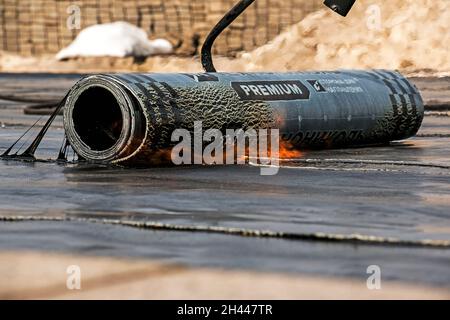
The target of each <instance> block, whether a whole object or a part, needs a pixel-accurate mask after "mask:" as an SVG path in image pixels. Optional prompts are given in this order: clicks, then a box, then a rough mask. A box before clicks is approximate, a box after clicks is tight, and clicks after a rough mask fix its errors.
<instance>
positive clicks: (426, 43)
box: [224, 0, 450, 71]
mask: <svg viewBox="0 0 450 320" xmlns="http://www.w3.org/2000/svg"><path fill="white" fill-rule="evenodd" d="M224 66H225V64H224ZM231 67H232V68H233V69H237V70H245V71H257V70H280V71H285V70H308V69H336V68H388V69H399V70H406V71H412V70H427V69H432V70H436V71H450V1H448V0H396V1H385V0H384V1H377V0H358V1H356V4H355V6H354V8H353V10H352V11H351V12H350V13H349V15H348V16H347V17H346V18H343V17H340V16H339V15H337V14H335V13H333V12H332V11H331V10H328V9H326V8H324V9H323V10H320V11H318V12H315V13H312V14H310V15H309V16H307V17H306V18H305V19H304V20H303V21H302V22H300V23H298V24H296V25H294V26H292V27H291V28H290V29H289V30H287V31H286V32H284V33H282V34H281V35H279V36H278V37H277V38H275V39H274V40H273V41H272V42H271V43H269V44H267V45H264V46H262V47H260V48H258V49H256V50H254V51H253V52H250V53H244V54H243V55H242V56H241V58H240V59H239V60H237V61H234V63H233V65H232V66H231Z"/></svg>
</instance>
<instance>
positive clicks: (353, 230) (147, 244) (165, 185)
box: [0, 75, 450, 288]
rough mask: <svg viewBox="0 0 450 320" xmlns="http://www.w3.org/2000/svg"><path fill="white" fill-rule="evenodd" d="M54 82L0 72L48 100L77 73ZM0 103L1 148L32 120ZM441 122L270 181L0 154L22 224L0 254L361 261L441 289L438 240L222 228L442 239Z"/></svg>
mask: <svg viewBox="0 0 450 320" xmlns="http://www.w3.org/2000/svg"><path fill="white" fill-rule="evenodd" d="M21 77H22V78H21ZM33 77H34V78H33ZM59 77H60V78H58V79H56V80H55V78H53V77H51V76H49V75H41V76H39V77H38V76H32V77H28V78H27V77H26V76H20V77H16V78H14V76H0V84H1V85H2V87H1V88H2V90H1V92H3V91H4V90H9V92H11V91H14V90H15V89H17V88H19V87H20V88H30V87H32V85H35V88H34V89H33V90H34V91H33V90H31V89H30V91H32V93H34V94H36V92H38V93H41V94H42V95H44V96H45V95H54V96H57V95H58V94H61V93H64V90H65V89H66V88H67V87H70V85H71V84H72V83H73V81H75V80H76V77H66V78H65V77H63V76H59ZM31 78H32V79H31ZM30 79H31V80H30ZM416 81H417V83H418V84H420V86H419V87H422V88H421V89H422V90H424V91H426V95H425V98H426V100H427V99H428V101H431V100H432V98H433V97H437V96H438V98H439V99H441V100H442V99H444V101H445V99H446V97H447V96H446V95H447V93H446V92H442V90H443V89H439V90H437V89H435V88H436V86H437V85H436V83H437V84H438V86H439V88H442V87H445V84H446V85H447V87H448V85H450V82H449V80H447V79H441V80H439V81H436V79H428V80H426V79H425V80H423V79H418V80H416ZM36 83H37V84H36ZM14 85H15V86H14ZM8 86H9V87H8ZM0 106H1V107H0V125H1V128H0V151H1V150H4V149H6V148H7V147H8V146H9V145H10V144H11V143H12V142H13V141H14V140H15V139H16V138H17V137H18V136H19V135H20V134H21V133H23V131H24V130H25V129H26V128H27V125H29V124H30V123H33V122H34V121H35V120H36V119H37V117H36V116H25V115H23V114H22V112H21V108H22V107H23V104H16V103H11V102H6V101H5V102H1V101H0ZM449 124H450V118H449V117H448V115H446V111H442V114H441V113H440V114H431V115H430V114H428V115H427V116H426V117H425V120H424V125H423V127H422V129H421V131H420V132H419V135H418V137H415V138H413V139H410V140H407V141H403V142H396V143H393V144H392V145H390V146H382V147H376V148H352V149H338V150H323V151H304V152H302V154H301V156H300V157H298V159H297V160H292V161H286V162H283V163H282V167H281V168H280V171H279V174H278V175H276V176H260V174H259V173H260V169H259V168H258V167H254V166H250V165H246V166H191V167H168V168H167V167H166V168H150V169H123V168H108V167H99V166H93V165H87V164H71V165H62V164H56V163H53V162H49V163H45V162H35V163H27V162H17V161H0V216H2V217H3V218H7V217H9V218H17V217H21V219H22V220H21V221H16V222H5V221H0V249H8V250H11V249H36V250H49V251H59V252H77V253H81V254H92V255H107V256H132V257H145V258H159V259H164V260H166V261H171V262H179V263H184V264H188V265H196V266H198V265H200V266H214V267H226V268H247V269H251V270H274V271H282V272H294V273H295V272H300V273H308V274H318V275H334V276H349V277H357V278H361V279H366V278H367V274H366V269H367V267H368V266H369V265H379V266H380V267H381V270H382V274H383V277H384V278H385V279H393V280H402V281H408V282H421V283H428V284H432V285H436V286H444V287H449V288H450V248H449V247H445V246H444V247H440V248H434V247H432V246H431V247H430V246H429V247H420V246H413V247H402V246H396V245H373V244H358V243H346V242H344V243H339V242H324V241H314V240H310V241H303V240H292V239H291V240H289V239H283V238H279V239H275V238H263V237H243V236H238V235H229V234H228V233H227V230H228V229H230V228H241V229H246V230H253V231H258V230H267V231H273V232H287V233H291V234H312V233H324V234H329V235H338V236H342V235H343V236H349V235H352V234H359V235H363V236H378V237H380V238H383V239H384V238H386V239H388V238H395V239H399V240H411V241H418V242H420V241H423V240H428V239H430V240H446V241H449V240H450V145H449V142H450V129H449ZM62 134H63V130H62V126H61V119H58V120H57V121H56V122H55V125H54V126H53V127H52V129H51V130H50V131H49V134H48V136H47V137H46V139H45V140H44V143H43V145H42V146H41V148H40V149H39V154H38V157H39V158H40V159H47V158H55V157H56V155H57V152H58V150H59V147H60V145H61V139H62ZM23 217H25V218H23ZM29 217H34V218H36V219H38V218H39V220H37V221H29V219H28V218H29ZM44 218H45V219H55V221H52V220H46V221H42V220H43V219H44ZM89 219H95V220H89ZM100 219H107V220H106V221H109V222H107V223H101V222H100V221H101V220H100ZM120 221H143V222H150V223H156V222H160V223H164V224H166V226H167V228H164V229H159V230H156V229H137V228H133V227H130V226H123V225H120V224H119V223H120ZM117 222H119V223H117ZM180 226H181V227H186V226H188V227H189V226H195V227H199V228H200V229H201V230H208V228H210V227H223V229H220V230H223V232H219V233H208V232H204V231H200V232H194V231H173V230H172V229H176V228H178V227H180Z"/></svg>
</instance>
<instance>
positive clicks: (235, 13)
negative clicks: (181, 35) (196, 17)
mask: <svg viewBox="0 0 450 320" xmlns="http://www.w3.org/2000/svg"><path fill="white" fill-rule="evenodd" d="M253 2H255V0H240V1H239V2H238V3H237V4H236V5H235V6H234V7H233V8H232V9H231V10H230V11H228V12H227V14H225V16H224V17H223V18H222V19H221V20H220V21H219V23H217V24H216V26H215V27H214V28H213V29H212V30H211V32H210V33H209V35H208V37H207V38H206V40H205V42H204V43H203V47H202V53H201V58H202V65H203V69H204V70H205V71H206V72H216V68H215V67H214V63H213V60H212V55H211V49H212V46H213V44H214V41H215V40H216V39H217V37H218V36H219V35H220V34H221V33H222V31H223V30H225V29H226V28H227V27H228V26H229V25H230V24H231V23H233V21H234V20H236V18H237V17H239V16H240V15H241V14H242V12H244V11H245V9H247V8H248V7H249V6H250V5H251V4H252V3H253Z"/></svg>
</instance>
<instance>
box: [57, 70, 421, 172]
mask: <svg viewBox="0 0 450 320" xmlns="http://www.w3.org/2000/svg"><path fill="white" fill-rule="evenodd" d="M423 115H424V107H423V101H422V98H421V96H420V94H419V92H418V90H417V89H416V88H415V86H414V85H413V84H411V83H410V82H409V81H408V80H407V79H405V78H404V77H403V76H402V75H400V74H399V73H397V72H392V71H386V70H373V71H336V72H301V73H201V74H117V75H92V76H88V77H86V78H84V79H82V80H80V81H79V82H78V83H77V84H76V85H75V86H74V87H73V88H72V89H71V91H70V92H69V95H68V97H67V101H66V105H65V108H64V127H65V130H66V135H67V138H68V140H69V142H70V144H71V146H72V147H73V149H74V150H75V151H76V152H77V153H78V154H79V155H80V156H81V157H83V158H85V159H87V160H92V161H102V162H109V163H123V162H131V163H134V162H136V163H137V162H140V163H146V162H147V161H149V159H150V158H151V156H152V154H154V153H155V152H157V151H158V150H161V149H166V148H168V147H170V146H171V145H173V142H171V134H172V132H173V131H174V130H175V129H182V128H184V129H188V130H191V131H192V130H193V126H194V121H202V124H203V129H204V130H207V129H210V128H213V129H220V130H223V131H224V130H225V129H237V128H240V129H243V130H247V129H250V128H252V129H263V128H277V129H279V130H280V135H281V138H282V139H283V140H285V141H288V142H289V143H291V144H292V145H294V146H297V147H299V148H301V147H314V148H317V147H341V146H355V145H368V144H380V143H386V142H389V141H393V140H401V139H406V138H409V137H411V136H413V135H415V134H416V133H417V131H418V129H419V127H420V125H421V123H422V120H423Z"/></svg>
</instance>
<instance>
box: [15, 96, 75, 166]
mask: <svg viewBox="0 0 450 320" xmlns="http://www.w3.org/2000/svg"><path fill="white" fill-rule="evenodd" d="M68 95H69V94H66V96H65V97H64V98H63V99H62V100H61V102H60V103H59V105H58V107H57V108H56V109H55V111H54V112H53V114H52V115H51V116H50V118H49V119H48V120H47V122H46V123H45V125H44V127H43V128H42V129H41V131H40V132H39V133H38V135H37V137H36V138H35V139H34V140H33V142H32V143H31V145H30V146H29V147H28V149H27V150H25V152H24V153H23V154H21V157H27V158H34V154H35V152H36V149H37V147H38V146H39V145H40V144H41V141H42V138H44V136H45V134H46V133H47V131H48V129H49V128H50V125H51V124H52V123H53V121H54V120H55V118H56V116H57V115H58V113H59V112H60V111H61V110H62V108H63V107H64V105H65V103H66V99H67V96H68Z"/></svg>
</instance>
